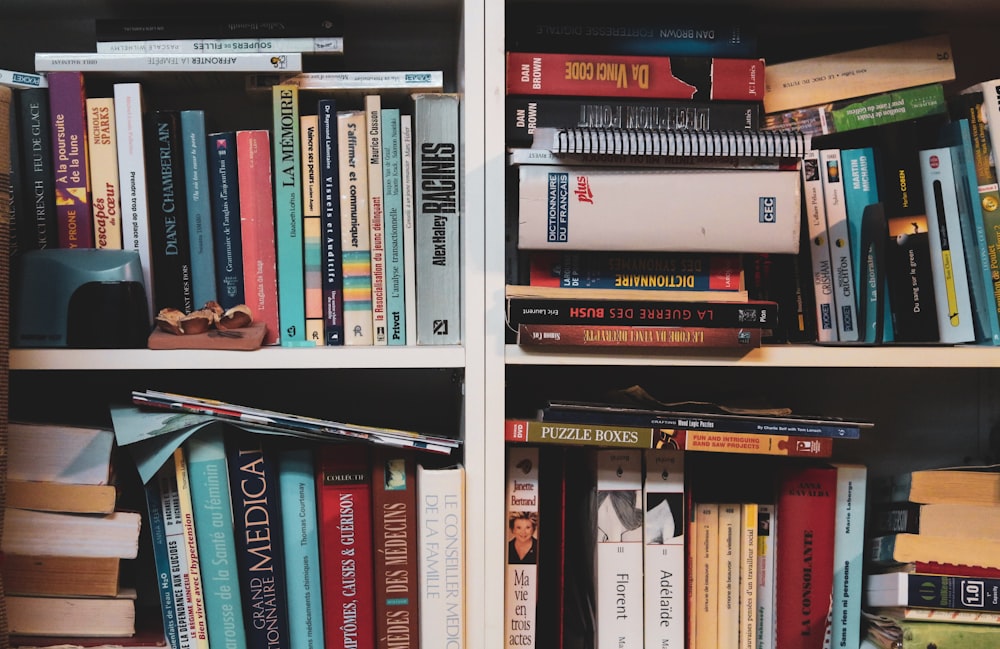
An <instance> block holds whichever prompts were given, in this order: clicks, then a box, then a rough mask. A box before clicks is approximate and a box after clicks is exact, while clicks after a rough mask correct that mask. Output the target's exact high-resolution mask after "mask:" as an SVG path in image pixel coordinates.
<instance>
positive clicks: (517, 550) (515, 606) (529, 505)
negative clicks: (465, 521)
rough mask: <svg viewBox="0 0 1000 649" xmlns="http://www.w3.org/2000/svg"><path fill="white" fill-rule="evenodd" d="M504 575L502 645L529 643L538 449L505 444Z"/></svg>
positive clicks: (533, 619)
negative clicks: (506, 445)
mask: <svg viewBox="0 0 1000 649" xmlns="http://www.w3.org/2000/svg"><path fill="white" fill-rule="evenodd" d="M506 461H507V471H506V473H507V490H506V497H505V500H504V502H505V505H504V514H505V516H506V528H507V531H506V534H505V535H504V540H505V542H506V543H505V545H506V560H505V561H504V566H505V577H504V583H505V588H504V629H503V638H504V641H503V646H504V649H515V648H517V647H531V646H534V645H535V641H536V638H537V626H538V622H539V617H538V611H537V607H538V592H539V591H538V588H539V583H538V577H539V572H538V558H539V552H540V548H541V546H540V542H541V532H540V529H539V525H540V523H541V522H542V521H540V520H539V505H540V504H541V503H540V502H539V469H540V467H539V451H538V449H537V448H535V447H531V446H525V447H514V446H512V447H508V448H507V459H506Z"/></svg>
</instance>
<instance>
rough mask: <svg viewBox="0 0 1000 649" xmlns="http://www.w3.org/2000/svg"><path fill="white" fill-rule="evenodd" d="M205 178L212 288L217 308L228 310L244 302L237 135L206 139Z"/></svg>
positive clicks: (229, 133)
mask: <svg viewBox="0 0 1000 649" xmlns="http://www.w3.org/2000/svg"><path fill="white" fill-rule="evenodd" d="M207 154H208V177H209V185H210V187H211V190H212V209H211V213H212V243H213V245H214V246H215V253H214V258H215V285H216V286H215V289H216V295H217V296H218V298H219V305H220V306H221V307H222V308H223V309H230V308H232V307H234V306H236V305H237V304H245V303H246V294H245V293H244V287H243V240H242V233H241V231H240V201H239V197H240V189H239V177H238V172H237V169H236V132H235V131H227V132H222V133H211V134H209V135H208V138H207Z"/></svg>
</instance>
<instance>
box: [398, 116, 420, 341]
mask: <svg viewBox="0 0 1000 649" xmlns="http://www.w3.org/2000/svg"><path fill="white" fill-rule="evenodd" d="M399 136H400V143H401V145H402V146H401V147H400V148H401V152H402V158H403V159H402V172H403V295H405V296H406V298H405V299H406V344H407V345H412V344H414V343H415V342H416V340H417V267H416V250H415V246H416V241H415V239H414V227H413V219H414V215H415V213H416V212H415V209H414V205H413V117H412V116H411V115H400V116H399Z"/></svg>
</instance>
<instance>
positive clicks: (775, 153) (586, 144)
mask: <svg viewBox="0 0 1000 649" xmlns="http://www.w3.org/2000/svg"><path fill="white" fill-rule="evenodd" d="M640 134H641V136H640ZM809 142H810V141H809V139H808V138H806V137H805V136H804V135H802V134H801V133H797V132H795V131H748V130H742V131H714V130H713V131H701V132H699V131H689V130H675V131H669V130H657V131H647V130H645V129H638V130H636V129H615V128H608V129H593V128H589V127H585V128H575V127H574V128H538V129H536V130H535V140H534V144H533V145H532V146H533V147H534V148H536V149H537V148H541V149H545V150H548V151H551V152H553V153H559V154H577V155H581V154H584V155H585V154H595V155H622V156H626V157H628V156H664V157H670V156H677V157H681V156H692V157H709V158H726V157H731V158H733V159H738V158H751V157H764V158H767V157H771V158H775V159H779V160H780V159H781V158H799V157H801V156H802V155H804V154H805V152H806V151H808V150H809ZM791 167H794V165H791Z"/></svg>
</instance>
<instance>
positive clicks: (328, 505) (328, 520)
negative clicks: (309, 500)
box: [316, 444, 375, 649]
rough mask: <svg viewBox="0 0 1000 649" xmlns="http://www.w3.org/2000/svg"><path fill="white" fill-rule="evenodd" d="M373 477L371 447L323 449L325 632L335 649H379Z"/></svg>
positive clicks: (321, 503)
mask: <svg viewBox="0 0 1000 649" xmlns="http://www.w3.org/2000/svg"><path fill="white" fill-rule="evenodd" d="M371 476H372V474H371V459H370V457H369V453H368V449H367V447H366V446H363V445H358V444H355V445H347V446H339V445H338V446H334V445H329V444H328V445H324V446H322V447H320V451H319V463H318V469H317V485H316V489H317V503H316V506H317V513H318V516H319V520H320V532H319V534H320V570H321V571H322V575H321V580H320V583H321V584H322V588H323V624H324V626H325V628H324V630H323V632H324V635H325V637H326V641H327V643H328V645H329V646H331V647H338V648H339V647H344V648H345V649H346V648H347V647H356V648H357V649H374V647H375V636H374V632H375V616H374V605H375V604H374V603H375V599H374V594H373V588H374V583H375V580H374V575H375V568H374V556H373V550H372V535H373V529H374V528H373V527H372V509H371V498H372V484H371Z"/></svg>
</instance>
